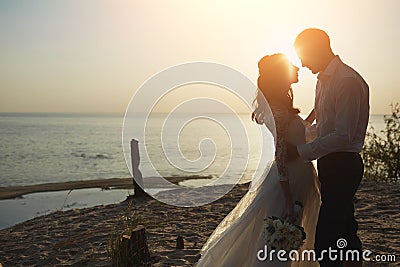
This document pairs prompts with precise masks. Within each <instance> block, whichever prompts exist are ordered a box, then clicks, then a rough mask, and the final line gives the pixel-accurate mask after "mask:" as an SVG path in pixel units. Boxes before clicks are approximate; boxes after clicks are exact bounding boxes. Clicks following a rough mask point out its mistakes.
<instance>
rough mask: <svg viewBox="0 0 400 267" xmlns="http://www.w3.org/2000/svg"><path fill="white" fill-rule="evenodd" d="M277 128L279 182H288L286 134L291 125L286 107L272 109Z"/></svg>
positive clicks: (276, 153) (276, 151) (276, 155)
mask: <svg viewBox="0 0 400 267" xmlns="http://www.w3.org/2000/svg"><path fill="white" fill-rule="evenodd" d="M271 109H272V113H273V115H274V119H275V126H276V141H275V143H276V145H275V162H276V166H277V168H278V174H279V177H280V178H279V180H280V181H288V180H289V172H288V169H287V165H286V164H287V141H286V132H287V129H288V125H289V112H288V111H287V109H286V108H284V107H277V106H274V107H271Z"/></svg>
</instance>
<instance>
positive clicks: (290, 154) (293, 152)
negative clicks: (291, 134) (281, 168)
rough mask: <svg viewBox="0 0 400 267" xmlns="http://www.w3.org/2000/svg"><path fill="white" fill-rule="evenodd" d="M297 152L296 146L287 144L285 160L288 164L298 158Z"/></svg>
mask: <svg viewBox="0 0 400 267" xmlns="http://www.w3.org/2000/svg"><path fill="white" fill-rule="evenodd" d="M299 156H300V155H299V152H298V151H297V146H294V145H292V144H287V160H288V162H290V161H294V160H295V159H297V158H298V157H299Z"/></svg>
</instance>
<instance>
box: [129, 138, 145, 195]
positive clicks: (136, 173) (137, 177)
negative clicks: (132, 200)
mask: <svg viewBox="0 0 400 267" xmlns="http://www.w3.org/2000/svg"><path fill="white" fill-rule="evenodd" d="M131 162H132V175H133V177H132V178H133V179H132V180H133V190H134V191H135V192H134V196H135V197H143V196H147V193H146V192H145V191H144V190H143V177H142V173H141V172H140V170H139V163H140V155H139V142H138V141H137V140H135V139H132V140H131Z"/></svg>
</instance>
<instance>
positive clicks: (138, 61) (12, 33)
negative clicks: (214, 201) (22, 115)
mask: <svg viewBox="0 0 400 267" xmlns="http://www.w3.org/2000/svg"><path fill="white" fill-rule="evenodd" d="M398 10H400V1H398V0H383V1H382V0H352V1H348V0H337V1H324V0H317V1H314V0H303V1H289V0H279V1H268V0H201V1H200V0H158V1H156V0H142V1H139V0H132V1H127V0H109V1H104V0H58V1H54V0H20V1H15V0H2V1H0V36H1V42H0V112H85V113H86V112H124V111H125V110H126V109H127V107H128V104H129V102H130V100H131V98H132V96H133V95H134V93H135V91H136V90H138V88H139V87H140V86H141V85H142V84H143V83H144V82H145V81H146V80H147V79H149V78H150V77H151V76H153V75H154V74H156V73H158V72H160V71H162V70H163V69H166V68H168V67H170V66H174V65H177V64H181V63H184V62H192V61H210V62H216V63H219V64H223V65H226V66H229V67H232V68H234V69H236V70H238V71H240V72H241V73H243V74H244V75H246V76H247V77H249V78H250V79H251V80H252V81H254V82H256V79H257V75H258V69H257V62H258V60H259V59H260V58H261V57H263V56H264V55H266V54H272V53H277V52H284V53H288V54H289V57H290V58H291V59H292V60H293V61H296V60H297V59H296V58H295V54H294V52H293V41H294V39H295V37H296V35H297V34H298V33H300V32H301V31H302V30H303V29H305V28H309V27H317V28H321V29H323V30H325V31H326V32H327V33H328V34H329V36H330V38H331V45H332V49H333V51H334V53H335V54H338V55H339V56H340V57H341V59H342V60H343V61H344V62H345V63H347V64H349V65H350V66H352V67H353V68H354V69H356V70H357V71H358V72H359V73H360V74H361V75H362V76H363V77H364V78H365V80H366V81H367V82H368V84H369V86H370V94H371V98H370V104H371V113H373V114H384V113H389V112H390V110H391V109H390V104H391V103H396V102H400V88H399V84H400V75H399V71H398V69H397V67H398V64H399V61H400V51H399V48H398V44H399V43H400V30H399V28H398V25H400V16H398ZM299 80H300V81H299V83H297V84H295V85H294V86H293V89H294V94H295V105H296V106H297V107H299V108H300V109H301V110H302V113H307V112H308V111H309V110H310V109H312V107H313V100H314V91H315V83H316V76H315V75H313V74H311V72H310V71H309V70H308V69H305V68H303V69H301V70H300V72H299ZM191 90H196V89H193V86H189V87H188V88H187V90H186V91H185V90H183V91H182V92H181V93H180V94H175V95H171V96H170V98H171V102H170V103H175V102H174V101H173V98H174V96H175V97H176V98H181V99H182V100H184V99H185V98H187V97H189V96H190V92H191ZM205 91H207V90H205ZM210 91H212V90H210ZM175 100H176V99H175ZM164 103H166V104H164V106H160V107H159V110H160V111H165V112H168V109H170V108H171V104H170V105H168V101H164ZM196 108H202V107H193V109H196Z"/></svg>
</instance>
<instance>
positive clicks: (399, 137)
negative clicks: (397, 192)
mask: <svg viewBox="0 0 400 267" xmlns="http://www.w3.org/2000/svg"><path fill="white" fill-rule="evenodd" d="M384 122H385V129H384V130H382V131H381V133H382V135H381V136H382V137H381V136H379V135H377V134H376V133H375V131H374V128H373V127H371V131H368V132H367V136H366V140H365V145H364V149H363V151H362V156H363V159H364V164H365V177H366V178H370V179H374V180H378V181H386V182H400V105H399V103H397V104H395V105H392V114H391V115H385V116H384Z"/></svg>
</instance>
